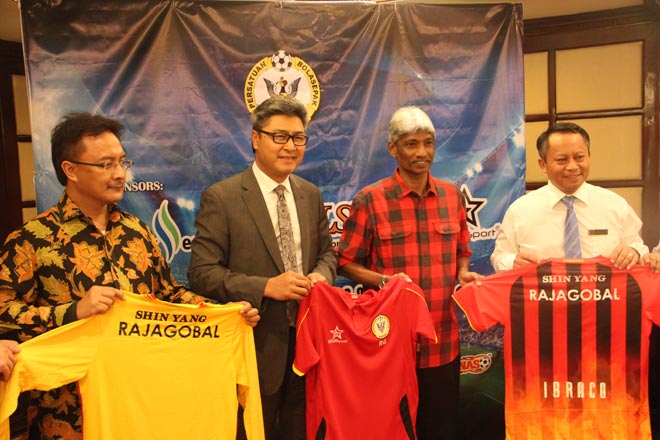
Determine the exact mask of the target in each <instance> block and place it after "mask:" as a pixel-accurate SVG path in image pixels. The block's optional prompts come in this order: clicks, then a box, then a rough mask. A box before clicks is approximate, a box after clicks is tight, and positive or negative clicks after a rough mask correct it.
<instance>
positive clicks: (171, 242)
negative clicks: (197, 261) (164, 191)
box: [151, 200, 193, 263]
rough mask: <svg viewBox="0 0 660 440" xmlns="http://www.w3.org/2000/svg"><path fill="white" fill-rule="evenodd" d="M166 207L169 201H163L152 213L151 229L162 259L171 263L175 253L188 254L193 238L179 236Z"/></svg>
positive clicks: (177, 228)
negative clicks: (161, 253)
mask: <svg viewBox="0 0 660 440" xmlns="http://www.w3.org/2000/svg"><path fill="white" fill-rule="evenodd" d="M168 205H169V201H167V200H163V201H162V203H161V204H160V207H159V208H158V209H157V210H156V211H155V212H154V215H153V217H151V229H152V230H153V232H154V234H155V235H156V239H157V241H158V244H159V245H160V249H161V251H162V252H163V257H164V258H165V260H166V261H167V262H168V263H171V262H172V260H173V259H174V256H175V255H176V254H177V253H179V252H190V247H191V245H192V240H193V237H192V236H182V235H181V230H180V229H179V226H178V225H177V224H176V222H175V221H174V219H173V218H172V216H171V215H170V212H169V210H168Z"/></svg>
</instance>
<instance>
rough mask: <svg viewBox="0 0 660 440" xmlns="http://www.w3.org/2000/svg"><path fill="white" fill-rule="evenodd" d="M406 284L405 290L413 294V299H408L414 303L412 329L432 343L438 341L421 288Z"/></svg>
mask: <svg viewBox="0 0 660 440" xmlns="http://www.w3.org/2000/svg"><path fill="white" fill-rule="evenodd" d="M407 284H408V286H407V287H405V289H406V291H407V292H409V293H411V294H413V295H414V299H415V301H410V303H412V304H414V306H413V314H414V316H415V319H414V322H415V328H414V331H415V333H416V334H417V335H419V336H424V337H426V338H428V339H430V340H431V341H433V342H434V343H436V344H437V343H438V335H437V334H436V332H435V326H434V325H433V319H432V318H431V312H430V311H429V307H428V305H427V304H426V299H425V298H424V294H423V293H422V289H421V288H419V286H416V285H415V284H413V283H407Z"/></svg>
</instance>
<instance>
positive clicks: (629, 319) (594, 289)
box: [454, 257, 660, 440]
mask: <svg viewBox="0 0 660 440" xmlns="http://www.w3.org/2000/svg"><path fill="white" fill-rule="evenodd" d="M454 299H455V300H456V302H457V303H458V305H459V306H460V307H461V308H462V309H463V311H464V312H465V314H466V316H467V318H468V321H469V322H470V325H471V326H472V328H473V329H475V330H476V331H483V330H486V329H488V328H490V327H491V326H493V325H495V324H497V323H500V324H502V325H503V326H504V328H505V330H504V352H505V364H504V365H505V383H506V385H505V389H506V391H505V414H506V437H507V439H531V438H534V439H572V440H573V439H650V438H651V427H650V418H649V409H648V390H647V384H648V356H649V334H650V332H651V328H652V324H653V323H656V324H660V274H657V273H653V272H651V270H650V269H649V267H648V266H636V267H634V268H633V269H631V270H630V271H627V270H618V269H616V268H615V267H614V266H613V265H612V264H611V263H610V261H609V260H608V259H606V258H603V257H597V258H591V259H580V260H568V259H549V260H545V261H542V262H540V263H539V264H528V265H525V266H521V267H519V268H517V269H513V270H510V271H506V272H500V273H498V274H495V275H492V276H489V277H486V278H484V279H483V280H482V285H481V286H477V285H476V284H475V283H472V284H470V285H468V286H465V287H464V288H462V289H460V290H459V291H458V292H456V293H455V294H454Z"/></svg>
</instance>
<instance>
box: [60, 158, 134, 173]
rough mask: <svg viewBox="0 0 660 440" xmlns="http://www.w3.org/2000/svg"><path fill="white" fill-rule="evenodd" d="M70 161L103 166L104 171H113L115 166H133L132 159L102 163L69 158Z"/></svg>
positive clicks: (128, 167)
mask: <svg viewBox="0 0 660 440" xmlns="http://www.w3.org/2000/svg"><path fill="white" fill-rule="evenodd" d="M68 162H71V163H75V164H78V165H87V166H90V167H96V168H101V169H102V170H103V171H106V172H111V171H114V170H115V168H117V167H121V168H122V169H124V170H128V169H130V168H131V167H132V166H133V161H132V160H120V161H119V162H102V163H90V162H78V161H75V160H68Z"/></svg>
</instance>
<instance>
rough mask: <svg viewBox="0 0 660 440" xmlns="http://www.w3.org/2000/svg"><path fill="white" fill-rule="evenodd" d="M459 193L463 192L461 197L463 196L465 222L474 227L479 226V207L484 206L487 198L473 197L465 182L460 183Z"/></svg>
mask: <svg viewBox="0 0 660 440" xmlns="http://www.w3.org/2000/svg"><path fill="white" fill-rule="evenodd" d="M461 193H463V197H464V198H465V215H466V216H467V222H468V223H469V224H470V225H471V226H474V227H475V228H481V222H480V221H479V215H478V214H479V211H480V210H481V208H483V207H484V206H486V203H488V199H484V198H480V197H473V196H472V194H471V193H470V188H468V186H467V185H465V184H463V185H461Z"/></svg>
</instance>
